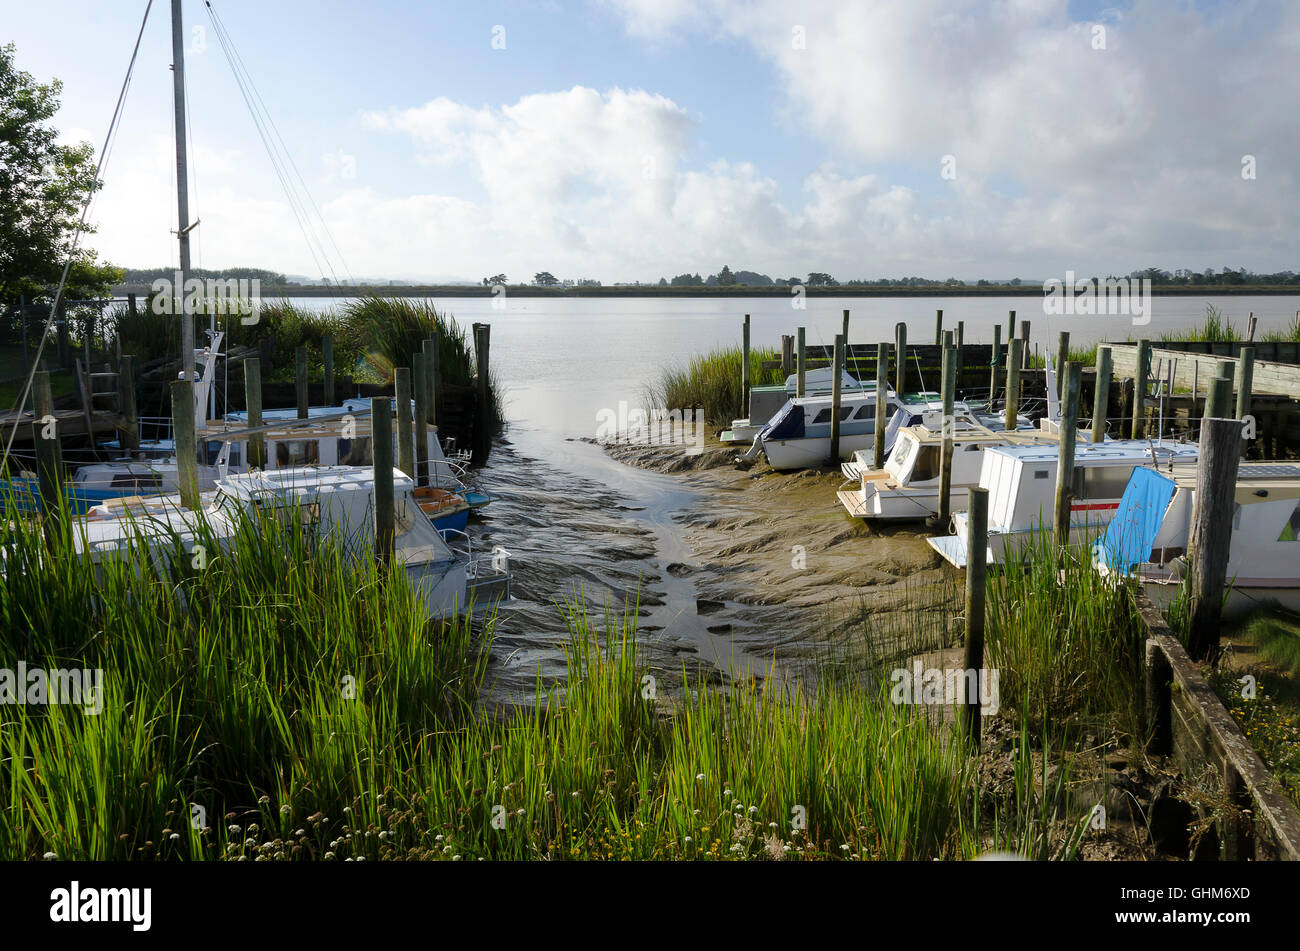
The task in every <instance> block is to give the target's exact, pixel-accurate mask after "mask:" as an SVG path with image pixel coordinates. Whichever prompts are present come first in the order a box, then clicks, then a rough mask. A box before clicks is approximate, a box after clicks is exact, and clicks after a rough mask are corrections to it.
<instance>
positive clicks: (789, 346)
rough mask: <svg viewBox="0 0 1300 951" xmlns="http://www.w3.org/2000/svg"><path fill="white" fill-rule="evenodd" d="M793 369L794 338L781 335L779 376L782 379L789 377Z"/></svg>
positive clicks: (788, 335)
mask: <svg viewBox="0 0 1300 951" xmlns="http://www.w3.org/2000/svg"><path fill="white" fill-rule="evenodd" d="M793 369H794V337H793V336H791V335H790V334H781V376H782V378H784V377H787V376H789V375H790V371H791V370H793Z"/></svg>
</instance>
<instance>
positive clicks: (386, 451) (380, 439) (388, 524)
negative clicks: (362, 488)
mask: <svg viewBox="0 0 1300 951" xmlns="http://www.w3.org/2000/svg"><path fill="white" fill-rule="evenodd" d="M370 426H371V434H372V435H373V437H374V438H373V439H372V440H371V444H372V446H373V449H374V454H375V558H376V559H377V560H378V561H379V563H380V564H387V563H388V561H389V559H390V558H392V556H393V538H394V522H395V518H394V516H395V515H396V511H395V508H394V493H393V411H392V409H391V404H390V403H389V401H388V397H387V396H375V397H372V398H371V400H370Z"/></svg>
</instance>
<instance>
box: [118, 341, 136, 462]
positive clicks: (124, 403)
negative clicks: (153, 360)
mask: <svg viewBox="0 0 1300 951" xmlns="http://www.w3.org/2000/svg"><path fill="white" fill-rule="evenodd" d="M117 405H118V410H119V411H120V413H121V416H122V448H123V449H124V450H125V451H127V452H135V451H136V450H137V449H139V448H140V412H139V409H138V408H137V406H136V399H135V354H133V353H128V354H124V355H123V356H122V359H121V360H119V361H118V364H117Z"/></svg>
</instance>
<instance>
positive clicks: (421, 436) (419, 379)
mask: <svg viewBox="0 0 1300 951" xmlns="http://www.w3.org/2000/svg"><path fill="white" fill-rule="evenodd" d="M475 333H477V331H475ZM428 373H429V355H428V354H426V353H420V352H418V351H417V352H416V353H414V354H412V355H411V390H412V391H413V393H414V395H415V414H414V415H415V419H414V420H413V428H412V443H411V444H412V447H413V449H414V450H415V458H414V459H413V460H412V464H413V465H414V466H415V472H414V473H412V476H411V477H412V478H413V479H415V484H416V485H422V486H423V485H434V484H436V482H437V480H436V479H435V478H434V474H433V473H432V472H430V471H429V432H428V429H427V428H426V427H427V426H428V425H429V424H428V423H426V422H425V420H427V419H428V418H429V407H428V402H429V381H428Z"/></svg>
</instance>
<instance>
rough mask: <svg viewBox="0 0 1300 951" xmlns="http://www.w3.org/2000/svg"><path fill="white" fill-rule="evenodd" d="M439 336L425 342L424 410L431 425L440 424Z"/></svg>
mask: <svg viewBox="0 0 1300 951" xmlns="http://www.w3.org/2000/svg"><path fill="white" fill-rule="evenodd" d="M438 373H439V370H438V338H437V336H436V335H435V336H432V337H430V338H429V339H428V340H426V341H425V342H424V388H425V390H426V391H427V392H426V393H425V397H424V411H425V416H426V419H427V420H428V424H429V425H430V426H437V425H438Z"/></svg>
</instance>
